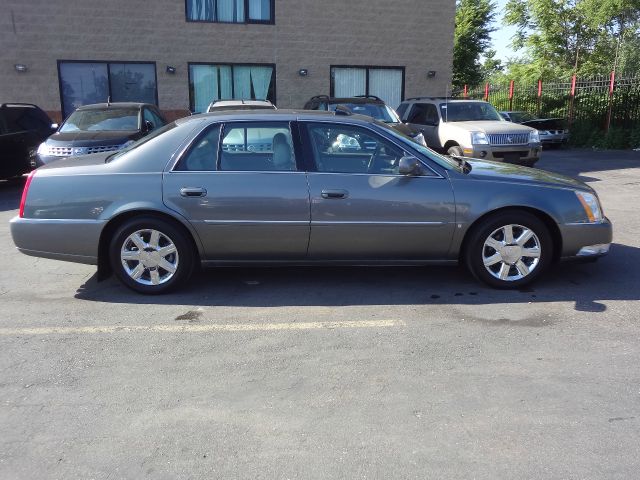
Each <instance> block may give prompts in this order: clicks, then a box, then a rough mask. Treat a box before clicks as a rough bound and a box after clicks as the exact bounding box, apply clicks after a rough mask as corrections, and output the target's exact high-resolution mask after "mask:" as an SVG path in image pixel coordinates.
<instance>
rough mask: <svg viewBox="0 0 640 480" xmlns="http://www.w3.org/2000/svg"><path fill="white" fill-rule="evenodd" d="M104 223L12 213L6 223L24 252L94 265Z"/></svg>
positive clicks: (15, 241)
mask: <svg viewBox="0 0 640 480" xmlns="http://www.w3.org/2000/svg"><path fill="white" fill-rule="evenodd" d="M104 224H105V222H104V221H98V220H75V219H71V220H69V219H36V218H20V217H15V218H13V219H12V220H11V221H10V222H9V227H10V230H11V237H12V238H13V242H14V243H15V244H16V247H17V248H18V250H20V251H21V252H22V253H24V254H26V255H31V256H34V257H43V258H51V259H54V260H64V261H67V262H76V263H86V264H89V265H96V264H97V263H98V243H99V241H100V234H101V232H102V228H103V227H104Z"/></svg>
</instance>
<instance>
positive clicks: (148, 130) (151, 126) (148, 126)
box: [144, 120, 153, 132]
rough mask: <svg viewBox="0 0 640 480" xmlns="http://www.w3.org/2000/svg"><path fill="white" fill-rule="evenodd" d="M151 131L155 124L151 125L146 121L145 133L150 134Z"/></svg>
mask: <svg viewBox="0 0 640 480" xmlns="http://www.w3.org/2000/svg"><path fill="white" fill-rule="evenodd" d="M151 130H153V123H151V122H150V121H149V120H145V121H144V131H145V132H150V131H151Z"/></svg>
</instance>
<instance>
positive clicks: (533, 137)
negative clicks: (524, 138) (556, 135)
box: [529, 130, 540, 143]
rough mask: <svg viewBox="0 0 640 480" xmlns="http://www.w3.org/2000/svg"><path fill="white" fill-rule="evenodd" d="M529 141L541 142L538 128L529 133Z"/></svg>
mask: <svg viewBox="0 0 640 480" xmlns="http://www.w3.org/2000/svg"><path fill="white" fill-rule="evenodd" d="M529 143H540V134H539V133H538V130H533V131H531V132H530V133H529Z"/></svg>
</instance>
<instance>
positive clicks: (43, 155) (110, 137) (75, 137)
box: [36, 102, 167, 167]
mask: <svg viewBox="0 0 640 480" xmlns="http://www.w3.org/2000/svg"><path fill="white" fill-rule="evenodd" d="M166 123H167V121H166V120H165V119H164V117H163V116H162V113H160V110H158V108H157V107H156V106H155V105H150V104H148V103H132V102H120V103H99V104H95V105H85V106H82V107H79V108H78V109H76V110H75V111H74V112H73V113H72V114H71V115H69V117H68V118H67V119H66V120H65V121H64V123H63V124H62V125H60V127H59V128H58V131H57V132H56V133H54V134H53V135H51V136H50V137H49V138H48V139H47V140H46V141H45V142H43V143H42V144H41V145H40V146H39V147H38V152H37V156H36V166H38V167H39V166H42V165H46V164H48V163H50V162H53V161H55V160H60V159H61V158H65V157H76V156H78V155H87V154H92V153H103V152H113V151H115V150H120V149H122V148H124V147H126V146H128V145H130V144H131V143H133V142H134V141H136V140H138V139H140V138H142V137H144V136H145V135H148V134H149V133H150V132H152V131H154V130H156V129H158V128H159V127H162V126H164V125H166Z"/></svg>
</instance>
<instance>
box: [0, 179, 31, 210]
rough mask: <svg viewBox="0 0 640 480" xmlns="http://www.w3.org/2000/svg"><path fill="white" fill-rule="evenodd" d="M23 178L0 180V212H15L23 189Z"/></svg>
mask: <svg viewBox="0 0 640 480" xmlns="http://www.w3.org/2000/svg"><path fill="white" fill-rule="evenodd" d="M24 182H25V177H17V178H12V179H10V180H0V212H8V211H9V210H17V209H18V208H19V207H20V197H21V196H22V189H23V188H24Z"/></svg>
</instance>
